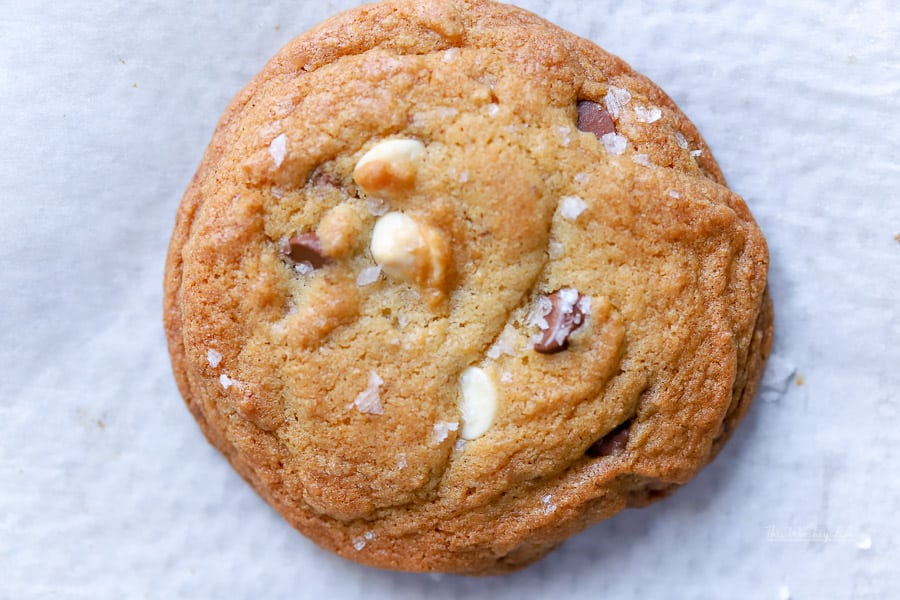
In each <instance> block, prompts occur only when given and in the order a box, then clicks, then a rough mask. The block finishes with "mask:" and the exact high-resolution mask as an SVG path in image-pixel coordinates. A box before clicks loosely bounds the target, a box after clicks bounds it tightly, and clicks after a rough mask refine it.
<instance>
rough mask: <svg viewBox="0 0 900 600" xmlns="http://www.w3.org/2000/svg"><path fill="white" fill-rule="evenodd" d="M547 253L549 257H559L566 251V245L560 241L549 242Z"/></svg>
mask: <svg viewBox="0 0 900 600" xmlns="http://www.w3.org/2000/svg"><path fill="white" fill-rule="evenodd" d="M547 253H548V254H549V255H550V258H553V259H556V258H561V257H562V256H563V255H564V254H565V253H566V247H565V246H564V245H563V243H562V242H550V247H549V248H548V250H547Z"/></svg>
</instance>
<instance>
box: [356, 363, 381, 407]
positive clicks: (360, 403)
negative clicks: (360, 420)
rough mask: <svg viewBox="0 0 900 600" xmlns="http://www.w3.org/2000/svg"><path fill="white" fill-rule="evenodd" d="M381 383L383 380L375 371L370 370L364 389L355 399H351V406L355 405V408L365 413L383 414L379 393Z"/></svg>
mask: <svg viewBox="0 0 900 600" xmlns="http://www.w3.org/2000/svg"><path fill="white" fill-rule="evenodd" d="M382 384H384V380H383V379H382V378H381V377H379V376H378V374H377V373H375V371H371V372H370V373H369V383H368V385H367V386H366V389H364V390H363V391H361V392H360V393H359V395H358V396H357V397H356V400H354V401H353V406H355V407H356V410H358V411H359V412H361V413H365V414H367V415H381V414H384V407H383V406H382V404H381V395H380V392H381V386H382Z"/></svg>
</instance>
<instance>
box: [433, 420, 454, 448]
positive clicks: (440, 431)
mask: <svg viewBox="0 0 900 600" xmlns="http://www.w3.org/2000/svg"><path fill="white" fill-rule="evenodd" d="M433 429H434V441H435V442H437V443H438V444H440V443H441V442H443V441H444V440H446V439H447V436H448V435H450V432H451V431H456V430H457V429H459V423H458V422H457V421H453V422H452V423H445V422H441V423H435V424H434V427H433Z"/></svg>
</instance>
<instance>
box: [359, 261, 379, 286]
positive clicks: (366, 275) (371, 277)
mask: <svg viewBox="0 0 900 600" xmlns="http://www.w3.org/2000/svg"><path fill="white" fill-rule="evenodd" d="M379 277H381V267H379V266H375V267H366V268H365V269H363V270H362V271H360V272H359V275H357V276H356V285H358V286H360V287H362V286H365V285H371V284H373V283H375V282H376V281H378V278H379Z"/></svg>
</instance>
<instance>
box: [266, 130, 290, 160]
mask: <svg viewBox="0 0 900 600" xmlns="http://www.w3.org/2000/svg"><path fill="white" fill-rule="evenodd" d="M269 154H271V155H272V160H274V161H275V166H276V167H280V166H281V163H283V162H284V157H285V155H287V136H286V135H284V134H283V133H282V134H281V135H279V136H278V137H277V138H275V139H274V140H272V143H271V144H269Z"/></svg>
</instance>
